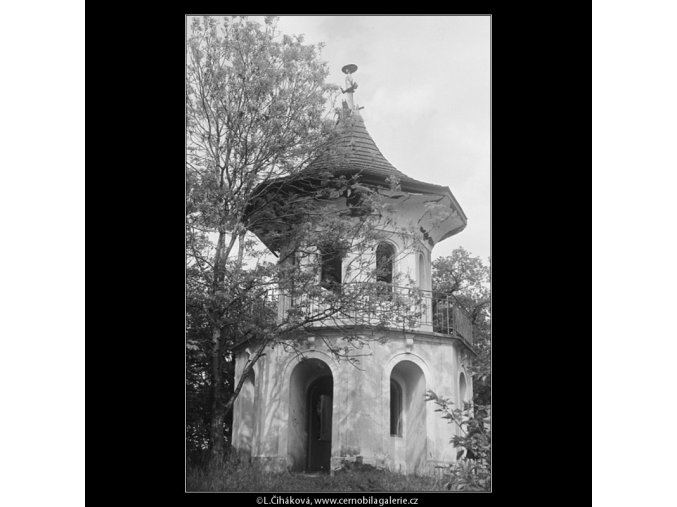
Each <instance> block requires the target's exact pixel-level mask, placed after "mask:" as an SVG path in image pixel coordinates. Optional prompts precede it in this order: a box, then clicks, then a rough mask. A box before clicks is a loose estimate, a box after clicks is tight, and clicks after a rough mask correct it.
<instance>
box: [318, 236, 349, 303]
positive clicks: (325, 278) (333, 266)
mask: <svg viewBox="0 0 677 507" xmlns="http://www.w3.org/2000/svg"><path fill="white" fill-rule="evenodd" d="M320 256H321V274H320V284H321V285H322V287H324V288H325V289H330V290H333V291H335V292H338V291H340V290H341V274H342V269H343V265H342V261H341V257H342V256H341V252H340V251H339V249H338V248H336V247H334V246H332V245H325V246H323V247H320Z"/></svg>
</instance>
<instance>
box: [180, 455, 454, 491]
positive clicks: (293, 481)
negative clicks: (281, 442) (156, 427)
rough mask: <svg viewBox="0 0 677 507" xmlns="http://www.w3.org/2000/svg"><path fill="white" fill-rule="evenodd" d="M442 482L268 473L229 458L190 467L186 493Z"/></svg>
mask: <svg viewBox="0 0 677 507" xmlns="http://www.w3.org/2000/svg"><path fill="white" fill-rule="evenodd" d="M446 482H447V479H445V478H444V477H443V476H442V475H440V476H438V477H417V476H412V475H407V476H405V475H400V474H397V473H394V472H389V471H386V470H378V469H375V468H373V467H369V466H368V465H366V466H363V467H345V468H344V469H341V470H338V471H336V472H335V474H334V475H328V474H301V473H299V474H292V473H288V472H284V473H271V472H265V471H263V470H261V469H260V468H259V467H257V466H256V465H253V464H251V463H248V462H244V461H242V462H240V461H238V460H237V458H231V459H229V460H228V461H227V462H226V463H225V464H224V465H222V466H221V467H220V468H218V469H214V468H209V467H197V466H193V467H190V468H189V469H188V475H187V479H186V489H187V491H214V492H216V491H255V492H256V491H266V492H268V491H270V492H280V493H282V492H293V491H304V492H305V491H308V492H310V491H322V492H326V491H356V492H360V491H371V492H377V491H441V490H443V489H444V487H445V483H446Z"/></svg>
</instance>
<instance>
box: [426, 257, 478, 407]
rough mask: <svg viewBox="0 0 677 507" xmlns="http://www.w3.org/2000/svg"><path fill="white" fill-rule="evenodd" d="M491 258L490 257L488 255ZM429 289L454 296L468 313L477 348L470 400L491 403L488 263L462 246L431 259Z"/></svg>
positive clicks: (474, 344)
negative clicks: (432, 260)
mask: <svg viewBox="0 0 677 507" xmlns="http://www.w3.org/2000/svg"><path fill="white" fill-rule="evenodd" d="M489 262H491V259H489ZM432 279H433V291H435V292H438V293H443V294H446V295H449V296H451V297H453V298H454V300H455V301H456V302H458V303H459V304H460V305H461V306H462V307H463V308H464V309H465V310H466V311H467V312H468V314H469V315H470V319H471V321H472V325H473V338H474V340H473V346H474V347H475V349H476V350H477V352H478V355H477V357H475V359H474V360H473V365H472V375H473V387H474V389H473V391H474V401H475V402H476V403H477V404H480V405H489V404H490V403H491V287H490V266H487V265H485V264H484V262H483V261H482V259H480V258H479V257H477V256H473V255H471V254H470V253H469V252H468V251H467V250H465V249H464V248H463V247H459V248H456V249H455V250H454V251H453V252H452V253H451V255H450V256H447V257H440V258H438V259H436V260H435V261H434V262H433V276H432Z"/></svg>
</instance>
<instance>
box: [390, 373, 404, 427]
mask: <svg viewBox="0 0 677 507" xmlns="http://www.w3.org/2000/svg"><path fill="white" fill-rule="evenodd" d="M390 434H391V435H392V436H396V437H401V436H402V388H401V387H400V385H399V384H398V383H397V382H395V381H394V380H392V379H391V380H390Z"/></svg>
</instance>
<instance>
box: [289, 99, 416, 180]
mask: <svg viewBox="0 0 677 507" xmlns="http://www.w3.org/2000/svg"><path fill="white" fill-rule="evenodd" d="M322 172H330V173H332V174H337V175H338V174H348V173H350V174H353V173H360V174H362V175H364V176H372V177H379V178H383V179H385V178H388V177H391V176H396V177H397V178H398V179H399V180H400V181H401V182H411V183H423V182H420V181H418V180H415V179H413V178H410V177H409V176H407V175H406V174H404V173H403V172H401V171H398V170H397V169H396V168H395V167H394V166H393V165H392V164H391V163H390V162H388V161H387V160H386V158H385V157H384V156H383V154H382V153H381V151H380V150H379V149H378V147H377V146H376V143H375V142H374V140H373V139H372V138H371V136H370V135H369V132H368V131H367V127H366V126H365V125H364V120H363V119H362V116H360V114H359V112H358V111H357V110H353V111H352V112H349V111H348V109H347V108H344V110H343V111H341V116H340V119H339V122H338V124H337V126H336V138H335V139H334V140H333V141H332V143H331V144H330V145H329V146H328V148H327V149H325V150H324V151H323V152H322V153H320V155H318V157H317V158H316V159H315V160H313V161H312V162H311V163H310V164H309V165H308V167H306V168H305V169H304V170H303V171H302V173H303V174H306V175H311V174H316V173H317V174H319V173H322Z"/></svg>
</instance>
